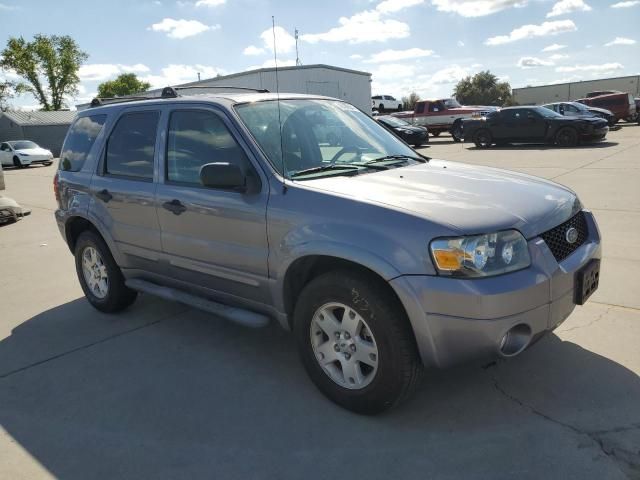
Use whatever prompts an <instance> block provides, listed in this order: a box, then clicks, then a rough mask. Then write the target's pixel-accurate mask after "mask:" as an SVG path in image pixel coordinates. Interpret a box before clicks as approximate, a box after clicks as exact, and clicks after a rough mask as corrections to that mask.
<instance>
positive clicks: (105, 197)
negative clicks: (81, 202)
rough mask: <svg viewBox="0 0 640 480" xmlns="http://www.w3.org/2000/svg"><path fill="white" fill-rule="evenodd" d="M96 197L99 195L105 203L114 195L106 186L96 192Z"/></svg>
mask: <svg viewBox="0 0 640 480" xmlns="http://www.w3.org/2000/svg"><path fill="white" fill-rule="evenodd" d="M96 197H98V198H99V199H100V200H102V201H103V202H104V203H107V202H109V200H111V199H112V198H113V195H111V194H110V193H109V190H107V189H106V188H103V189H102V190H100V191H99V192H98V193H96Z"/></svg>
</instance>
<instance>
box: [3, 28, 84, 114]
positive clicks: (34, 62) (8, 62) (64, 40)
mask: <svg viewBox="0 0 640 480" xmlns="http://www.w3.org/2000/svg"><path fill="white" fill-rule="evenodd" d="M0 55H1V56H0V67H3V68H7V69H9V68H10V69H12V70H14V71H15V72H16V74H18V75H19V76H20V77H22V79H23V81H21V82H18V83H17V85H16V92H17V93H31V94H32V95H33V96H34V97H35V98H36V100H37V101H38V103H40V105H41V106H42V109H43V110H60V109H61V108H63V107H64V106H65V104H64V98H65V96H74V95H77V94H78V83H80V79H79V78H78V70H79V69H80V65H82V63H83V62H84V61H85V60H86V59H87V58H88V55H87V54H86V53H85V52H83V51H82V50H80V47H79V46H78V44H77V43H76V42H75V40H74V39H73V38H71V37H69V36H67V35H65V36H58V35H51V36H47V35H36V36H35V37H34V38H33V41H31V42H27V41H26V40H25V39H24V38H22V37H20V38H15V37H11V38H10V39H9V40H8V41H7V47H6V48H5V49H4V50H3V51H2V53H1V54H0Z"/></svg>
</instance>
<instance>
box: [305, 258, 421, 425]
mask: <svg viewBox="0 0 640 480" xmlns="http://www.w3.org/2000/svg"><path fill="white" fill-rule="evenodd" d="M331 302H338V303H341V304H344V305H346V306H348V307H349V308H351V309H353V310H355V311H356V312H357V314H359V315H360V316H361V317H362V318H363V319H364V320H365V322H367V324H368V326H369V328H370V330H371V333H372V335H373V337H374V338H375V342H376V345H377V348H378V367H377V371H376V372H375V376H374V377H373V379H372V380H371V381H370V383H368V384H367V385H366V386H364V387H363V388H361V389H349V388H345V387H343V386H340V385H339V384H338V383H336V382H334V380H332V379H331V378H330V377H329V375H328V374H327V373H325V370H323V368H322V367H321V366H320V365H319V363H318V361H317V360H316V356H315V354H314V352H313V347H312V345H311V335H310V333H311V330H310V328H311V322H312V319H313V317H314V314H315V313H316V311H317V310H318V309H319V308H320V307H321V306H323V305H325V304H327V303H331ZM294 333H295V337H296V341H297V344H298V351H299V353H300V357H301V359H302V363H303V365H304V367H305V369H306V371H307V373H308V374H309V376H310V377H311V380H312V381H313V383H315V385H316V386H317V387H318V389H319V390H320V391H321V392H322V393H324V394H325V395H326V396H327V397H328V398H329V399H331V400H332V401H333V402H335V403H337V404H338V405H341V406H342V407H344V408H347V409H349V410H351V411H354V412H356V413H361V414H367V415H372V414H376V413H380V412H382V411H384V410H387V409H389V408H391V407H393V406H395V405H397V404H399V403H400V402H401V401H402V400H404V399H406V398H407V397H408V396H409V395H410V394H411V393H412V392H413V390H414V388H415V386H416V385H417V383H418V379H419V377H420V373H421V371H422V363H421V361H420V358H419V355H418V351H417V347H416V344H415V338H414V336H413V332H412V331H411V328H410V325H409V320H408V319H407V316H406V313H405V311H404V309H403V308H402V305H401V304H400V303H399V301H398V300H397V299H396V298H395V296H394V295H392V293H391V292H389V291H388V289H387V288H386V286H385V285H384V284H383V283H382V281H381V280H378V279H376V278H374V277H372V276H370V275H366V274H363V273H359V272H354V271H349V270H344V271H335V272H329V273H325V274H323V275H321V276H319V277H317V278H315V279H313V280H312V281H311V282H310V283H309V284H308V285H307V286H305V288H304V289H303V291H302V293H301V295H300V297H299V300H298V302H297V304H296V307H295V312H294Z"/></svg>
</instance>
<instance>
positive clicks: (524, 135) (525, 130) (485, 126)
mask: <svg viewBox="0 0 640 480" xmlns="http://www.w3.org/2000/svg"><path fill="white" fill-rule="evenodd" d="M608 131H609V127H608V126H607V121H606V120H604V119H602V118H595V117H584V118H581V117H565V116H562V115H560V114H559V113H556V112H554V111H553V110H550V109H548V108H544V107H508V108H503V109H501V110H499V111H496V112H493V113H490V114H489V115H487V116H486V117H484V118H481V119H477V120H476V119H473V120H465V122H464V138H465V141H472V142H474V143H475V144H476V146H477V147H485V148H486V147H490V146H491V145H493V144H497V145H500V144H506V143H555V144H556V145H558V146H561V147H573V146H576V145H578V143H580V141H581V140H600V139H603V138H604V137H605V136H606V135H607V132H608Z"/></svg>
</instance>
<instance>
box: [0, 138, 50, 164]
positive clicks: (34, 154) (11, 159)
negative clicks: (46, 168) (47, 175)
mask: <svg viewBox="0 0 640 480" xmlns="http://www.w3.org/2000/svg"><path fill="white" fill-rule="evenodd" d="M0 162H1V163H2V165H3V166H9V165H13V166H14V167H19V168H22V167H28V166H29V165H32V164H34V163H42V164H44V165H51V164H52V163H53V153H51V151H50V150H47V149H45V148H42V147H40V146H38V145H37V144H36V143H34V142H32V141H30V140H13V141H10V142H2V143H1V144H0Z"/></svg>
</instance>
